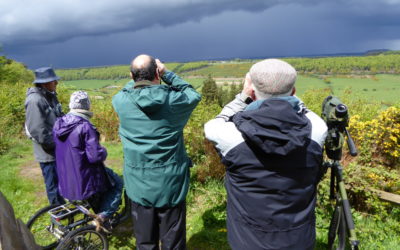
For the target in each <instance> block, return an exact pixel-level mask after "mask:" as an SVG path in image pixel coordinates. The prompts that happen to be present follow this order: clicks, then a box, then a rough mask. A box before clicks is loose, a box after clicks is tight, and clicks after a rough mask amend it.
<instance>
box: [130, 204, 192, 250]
mask: <svg viewBox="0 0 400 250" xmlns="http://www.w3.org/2000/svg"><path fill="white" fill-rule="evenodd" d="M132 217H133V231H134V233H135V237H136V248H137V249H138V250H154V249H157V250H158V249H160V246H159V242H160V241H161V249H163V250H164V249H165V250H166V249H179V250H184V249H186V202H185V201H183V202H181V203H180V204H178V205H177V206H175V207H171V208H154V207H144V206H141V205H139V204H137V203H135V202H132Z"/></svg>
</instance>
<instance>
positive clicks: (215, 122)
mask: <svg viewBox="0 0 400 250" xmlns="http://www.w3.org/2000/svg"><path fill="white" fill-rule="evenodd" d="M246 107H247V104H246V103H244V102H243V101H242V100H241V98H240V94H238V95H236V97H235V99H234V100H233V101H231V102H230V103H228V104H227V105H225V107H224V108H223V109H222V111H221V113H219V115H217V117H216V118H215V119H212V120H210V121H208V122H207V123H206V124H205V125H204V133H205V136H206V138H207V140H209V141H211V142H213V143H214V145H215V147H216V148H217V150H218V151H219V152H220V153H221V154H222V155H223V156H225V155H226V154H227V153H228V152H229V151H230V150H231V149H232V148H234V147H236V146H237V145H238V144H240V143H242V142H244V139H243V136H242V134H241V133H240V131H239V130H238V129H237V128H236V126H235V124H234V123H233V122H231V121H229V119H230V117H232V116H234V115H235V114H236V113H238V112H240V111H243V110H244V109H245V108H246Z"/></svg>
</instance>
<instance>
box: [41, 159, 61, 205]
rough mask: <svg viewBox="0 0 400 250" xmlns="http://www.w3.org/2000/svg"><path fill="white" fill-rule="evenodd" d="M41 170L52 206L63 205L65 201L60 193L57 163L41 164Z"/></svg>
mask: <svg viewBox="0 0 400 250" xmlns="http://www.w3.org/2000/svg"><path fill="white" fill-rule="evenodd" d="M39 164H40V168H41V169H42V174H43V178H44V184H45V185H46V192H47V198H48V199H49V202H50V205H61V204H64V203H65V201H64V199H63V198H62V197H61V195H60V193H59V192H58V177H57V169H56V162H55V161H52V162H40V163H39Z"/></svg>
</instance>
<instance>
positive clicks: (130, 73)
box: [129, 71, 133, 80]
mask: <svg viewBox="0 0 400 250" xmlns="http://www.w3.org/2000/svg"><path fill="white" fill-rule="evenodd" d="M129 75H131V78H132V80H133V73H132V71H131V72H129Z"/></svg>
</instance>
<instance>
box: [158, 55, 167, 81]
mask: <svg viewBox="0 0 400 250" xmlns="http://www.w3.org/2000/svg"><path fill="white" fill-rule="evenodd" d="M156 64H157V70H158V73H159V74H160V77H162V76H163V75H164V73H165V71H167V68H166V67H165V65H164V63H162V62H161V61H160V60H159V59H156Z"/></svg>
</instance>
